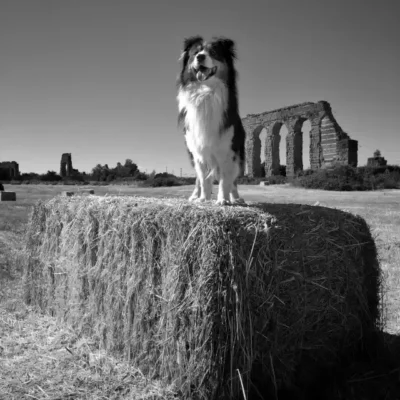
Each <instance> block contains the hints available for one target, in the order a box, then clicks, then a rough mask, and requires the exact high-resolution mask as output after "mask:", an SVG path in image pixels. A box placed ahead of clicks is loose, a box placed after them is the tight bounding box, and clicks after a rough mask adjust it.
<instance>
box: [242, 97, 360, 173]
mask: <svg viewBox="0 0 400 400" xmlns="http://www.w3.org/2000/svg"><path fill="white" fill-rule="evenodd" d="M306 120H309V121H310V124H311V131H310V132H306V133H305V134H309V135H310V165H311V168H312V169H319V168H323V167H327V166H329V165H332V164H333V163H337V162H340V163H343V164H349V163H350V164H354V163H355V165H357V151H358V146H357V141H355V140H351V139H350V138H349V137H348V135H347V134H346V133H345V132H343V130H342V129H341V127H340V126H339V124H338V123H337V122H336V120H335V118H334V116H333V114H332V110H331V106H330V104H329V103H328V102H326V101H319V102H317V103H312V102H307V103H302V104H297V105H293V106H289V107H284V108H280V109H277V110H273V111H268V112H264V113H260V114H249V115H247V116H246V117H245V118H243V119H242V121H243V126H244V128H245V130H246V163H247V171H248V175H249V176H253V177H257V176H260V162H261V161H260V150H259V149H261V142H260V138H259V135H260V132H261V131H262V129H263V128H265V129H266V131H267V137H266V142H265V176H271V175H277V174H279V164H280V160H279V145H280V134H279V131H280V128H281V126H282V125H283V124H285V126H286V127H287V130H288V135H287V137H286V174H287V176H289V177H290V176H294V175H296V173H297V172H299V171H302V170H303V134H304V133H303V132H302V126H303V123H304V121H306Z"/></svg>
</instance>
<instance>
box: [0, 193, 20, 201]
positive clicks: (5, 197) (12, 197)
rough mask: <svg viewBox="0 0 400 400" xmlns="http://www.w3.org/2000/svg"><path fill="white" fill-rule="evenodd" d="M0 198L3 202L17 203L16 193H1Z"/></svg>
mask: <svg viewBox="0 0 400 400" xmlns="http://www.w3.org/2000/svg"><path fill="white" fill-rule="evenodd" d="M0 198H1V201H16V200H17V194H16V193H15V192H5V191H1V192H0Z"/></svg>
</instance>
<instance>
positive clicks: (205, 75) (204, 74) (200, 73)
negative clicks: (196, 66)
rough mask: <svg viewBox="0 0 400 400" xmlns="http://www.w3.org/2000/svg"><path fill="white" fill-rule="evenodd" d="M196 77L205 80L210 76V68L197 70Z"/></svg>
mask: <svg viewBox="0 0 400 400" xmlns="http://www.w3.org/2000/svg"><path fill="white" fill-rule="evenodd" d="M196 78H197V80H199V81H205V80H206V79H207V78H208V69H206V70H203V71H197V74H196Z"/></svg>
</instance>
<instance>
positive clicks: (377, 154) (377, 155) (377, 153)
mask: <svg viewBox="0 0 400 400" xmlns="http://www.w3.org/2000/svg"><path fill="white" fill-rule="evenodd" d="M374 157H375V158H376V157H381V151H380V150H375V152H374Z"/></svg>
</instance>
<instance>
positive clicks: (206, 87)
mask: <svg viewBox="0 0 400 400" xmlns="http://www.w3.org/2000/svg"><path fill="white" fill-rule="evenodd" d="M227 101H228V89H227V87H226V85H225V84H224V82H222V81H221V80H219V79H210V80H209V81H206V82H195V83H191V84H189V85H188V86H187V87H185V88H184V89H180V90H179V93H178V107H179V111H181V110H182V109H183V108H185V109H186V118H185V127H186V143H187V146H188V148H189V150H190V151H191V152H192V154H193V155H194V156H195V157H196V158H197V157H200V158H203V157H202V156H206V153H209V152H210V151H211V149H212V148H214V149H215V148H218V147H219V145H220V142H221V126H222V123H223V118H224V112H225V110H226V108H227ZM211 152H212V151H211ZM207 158H208V157H207Z"/></svg>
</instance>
